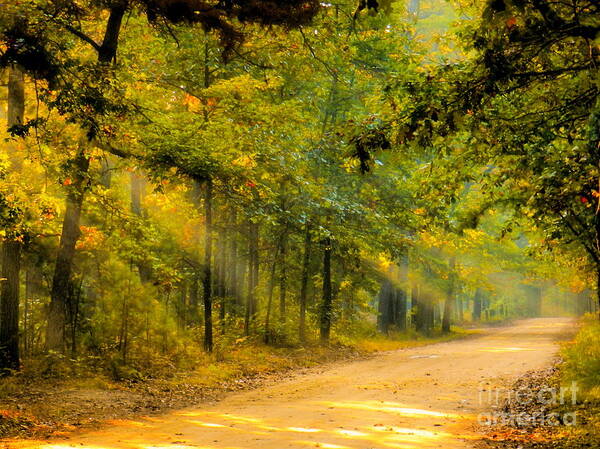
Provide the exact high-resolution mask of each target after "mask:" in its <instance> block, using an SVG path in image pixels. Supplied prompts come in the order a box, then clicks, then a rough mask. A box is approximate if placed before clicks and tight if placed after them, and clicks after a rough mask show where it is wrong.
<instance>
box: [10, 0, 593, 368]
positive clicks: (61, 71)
mask: <svg viewBox="0 0 600 449" xmlns="http://www.w3.org/2000/svg"><path fill="white" fill-rule="evenodd" d="M599 16H600V11H599V10H598V5H597V4H596V2H594V1H573V2H570V1H567V2H564V4H562V3H561V4H556V3H553V2H549V1H545V0H539V1H538V0H531V1H513V2H508V1H507V2H505V1H497V0H495V1H491V2H474V4H470V2H465V1H457V2H455V3H453V4H450V3H446V2H443V1H437V0H421V1H419V0H411V1H410V2H407V3H406V4H405V2H393V1H390V0H387V1H380V2H363V1H361V2H356V1H352V0H348V1H345V0H344V1H341V2H336V3H331V4H330V3H319V2H316V1H314V0H286V1H281V2H275V3H273V2H263V1H261V0H256V1H252V2H241V1H240V2H237V1H233V2H219V3H215V4H212V3H211V2H207V3H206V4H205V3H204V2H198V1H195V0H181V1H169V0H104V1H83V0H80V1H75V0H62V1H55V0H24V1H18V2H17V1H14V2H5V3H3V5H2V9H1V10H0V67H1V68H2V72H0V73H1V75H0V80H1V82H0V84H1V85H2V90H1V94H0V106H1V107H0V119H1V120H2V123H3V125H2V134H3V140H2V148H3V150H2V153H1V166H0V175H1V179H0V183H1V191H0V221H1V230H0V232H1V233H2V237H3V242H2V264H1V265H2V275H1V278H2V283H1V287H0V368H1V369H2V370H3V372H4V373H5V374H11V373H15V372H17V371H19V370H20V369H21V368H27V367H28V366H31V367H34V369H35V370H39V374H41V375H44V376H52V375H53V374H52V373H53V370H55V371H57V372H60V370H58V369H57V366H59V365H60V364H83V365H86V366H91V367H94V368H95V369H99V370H104V371H106V372H111V373H113V375H114V376H115V377H116V378H118V379H122V378H139V377H140V376H142V377H143V376H148V375H151V373H152V372H153V371H155V370H156V369H158V367H162V368H161V369H164V367H167V368H166V370H167V371H168V370H186V369H195V368H197V367H198V365H199V364H206V363H211V360H222V359H223V358H227V356H228V355H227V354H230V353H231V352H234V351H236V350H238V349H239V348H246V350H248V351H252V350H253V349H252V348H253V347H258V346H261V345H265V344H266V345H271V346H275V347H297V346H302V345H309V346H310V345H315V344H318V343H323V344H326V343H329V342H334V343H341V344H345V345H351V346H352V345H353V344H354V343H355V342H357V341H360V340H361V339H368V338H375V336H376V335H377V333H381V334H384V335H386V336H388V337H389V338H391V339H410V338H416V337H417V335H419V334H421V335H426V336H430V337H434V336H436V335H438V334H439V333H450V332H452V330H453V326H472V325H477V324H478V323H480V322H501V321H505V320H509V319H513V318H518V317H531V316H541V315H557V314H577V315H581V314H583V313H586V312H596V311H597V310H598V302H597V300H596V299H594V298H595V292H594V290H596V289H597V279H598V278H599V277H598V272H599V270H600V244H599V243H598V242H599V241H600V240H599V237H598V236H599V233H600V220H599V219H598V210H599V207H598V205H599V204H600V195H599V193H598V179H599V177H600V174H599V173H598V158H599V156H598V155H599V152H598V149H599V142H600V119H599V117H600V114H599V112H598V89H599V86H598V80H599V78H598V72H597V68H596V67H597V64H598V58H599V53H600V52H599V49H598V35H599V32H600V17H599ZM205 354H212V355H210V356H206V355H205ZM207 357H208V358H207ZM40 361H41V363H40Z"/></svg>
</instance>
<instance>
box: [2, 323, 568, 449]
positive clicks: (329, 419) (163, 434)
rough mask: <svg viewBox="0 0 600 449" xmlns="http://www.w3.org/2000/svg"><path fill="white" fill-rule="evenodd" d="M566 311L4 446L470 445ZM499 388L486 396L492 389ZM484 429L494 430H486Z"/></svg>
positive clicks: (558, 335) (547, 347)
mask: <svg viewBox="0 0 600 449" xmlns="http://www.w3.org/2000/svg"><path fill="white" fill-rule="evenodd" d="M573 329H574V326H573V322H572V321H571V320H569V319H565V318H554V319H550V318H542V319H531V320H524V321H520V322H518V323H515V324H514V325H511V326H509V327H500V328H490V329H486V330H484V331H483V332H482V334H481V335H480V336H478V338H471V339H465V340H462V341H449V342H445V343H438V344H432V345H428V346H422V347H415V348H407V349H404V350H399V351H389V352H385V353H380V354H377V355H375V356H373V357H370V358H367V359H360V360H356V361H340V362H334V363H331V364H328V365H325V366H320V367H313V368H307V369H301V370H294V371H289V372H288V373H286V374H284V375H283V376H280V377H279V378H272V379H270V380H268V381H265V383H264V384H262V385H261V388H258V389H253V390H249V391H243V392H236V393H232V394H228V395H226V396H225V397H224V398H223V400H221V401H219V402H214V403H213V402H210V403H206V404H203V405H201V406H195V407H192V408H188V409H183V410H179V411H172V412H169V413H164V414H160V415H152V416H140V415H139V414H132V418H130V419H121V420H115V421H112V422H110V423H108V425H106V426H103V427H102V428H100V429H98V430H94V431H86V432H73V433H71V434H69V435H67V436H65V437H64V439H53V440H46V439H39V440H23V439H20V440H12V441H5V442H4V444H5V446H6V447H7V448H34V447H35V448H40V449H51V448H53V449H55V448H57V447H60V448H68V447H78V448H98V447H102V448H104V449H158V448H160V449H194V448H202V449H208V448H210V449H218V448H221V449H224V448H228V449H238V448H261V449H269V448H272V449H283V448H286V447H299V448H304V447H322V448H330V449H369V448H378V449H379V448H385V447H392V448H433V447H440V448H445V449H452V448H462V447H472V446H474V445H475V444H479V443H480V442H482V440H483V439H484V437H483V436H482V429H481V427H482V426H481V425H480V423H481V417H482V416H486V414H487V413H490V411H491V410H494V409H496V408H498V407H500V406H501V404H500V402H499V401H501V400H502V394H503V393H504V392H505V391H507V389H509V388H511V386H512V385H513V383H514V381H515V379H516V378H518V377H519V376H521V375H523V374H525V373H527V372H530V371H532V370H541V369H544V368H546V367H548V366H550V365H551V363H552V360H553V359H554V358H555V357H556V353H557V349H558V345H557V342H558V341H560V340H563V339H565V338H568V336H569V335H570V334H571V332H572V331H573ZM489 390H491V391H492V392H496V391H497V392H499V393H500V394H499V395H498V399H495V396H494V395H492V396H487V392H488V391H489ZM483 430H487V429H483Z"/></svg>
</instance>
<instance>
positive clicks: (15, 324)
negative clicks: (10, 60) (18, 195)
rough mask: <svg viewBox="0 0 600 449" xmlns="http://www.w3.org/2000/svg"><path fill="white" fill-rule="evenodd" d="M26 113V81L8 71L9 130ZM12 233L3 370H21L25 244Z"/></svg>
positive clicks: (6, 248) (0, 295)
mask: <svg viewBox="0 0 600 449" xmlns="http://www.w3.org/2000/svg"><path fill="white" fill-rule="evenodd" d="M24 114H25V80H24V77H23V72H22V71H21V70H20V69H19V68H17V67H16V66H11V67H9V70H8V110H7V118H8V120H7V127H8V128H9V129H10V128H12V127H13V126H17V125H21V124H22V123H23V115H24ZM9 159H10V160H11V163H12V168H13V170H15V171H19V170H20V165H21V158H20V157H19V156H18V155H17V154H14V152H11V154H10V155H9ZM10 234H15V233H13V232H9V233H8V235H7V237H6V240H5V241H4V242H3V243H2V279H3V280H2V281H0V283H1V287H0V370H7V369H8V370H18V369H19V365H20V357H19V356H20V355H19V285H20V272H21V242H20V241H19V240H16V238H17V237H18V235H16V234H15V235H10Z"/></svg>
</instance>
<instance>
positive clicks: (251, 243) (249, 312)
mask: <svg viewBox="0 0 600 449" xmlns="http://www.w3.org/2000/svg"><path fill="white" fill-rule="evenodd" d="M248 233H249V235H248V239H249V240H248V257H249V263H248V291H247V292H246V293H247V295H246V316H245V322H244V331H245V333H246V335H249V334H250V328H251V325H252V322H253V321H254V318H255V316H256V314H257V313H258V307H257V301H256V289H257V287H258V272H259V254H258V223H252V222H250V223H249V226H248Z"/></svg>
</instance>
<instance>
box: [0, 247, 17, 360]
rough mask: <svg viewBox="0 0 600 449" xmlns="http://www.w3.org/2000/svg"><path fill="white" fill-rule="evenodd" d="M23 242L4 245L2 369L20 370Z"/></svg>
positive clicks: (0, 301) (0, 311)
mask: <svg viewBox="0 0 600 449" xmlns="http://www.w3.org/2000/svg"><path fill="white" fill-rule="evenodd" d="M20 263H21V243H20V242H18V241H15V240H7V241H5V242H4V244H3V245H2V277H3V278H4V279H5V280H4V281H3V282H2V291H1V293H0V324H1V325H0V370H1V371H5V370H18V369H19V365H20V358H19V272H20Z"/></svg>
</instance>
